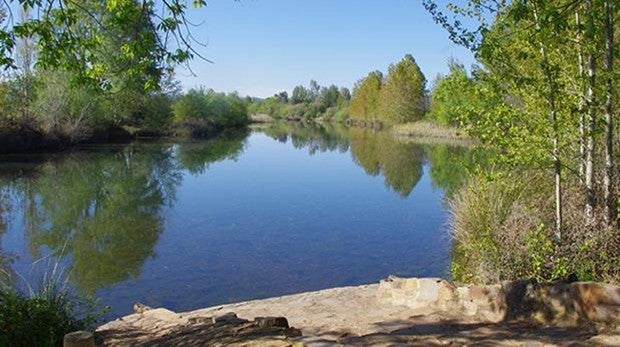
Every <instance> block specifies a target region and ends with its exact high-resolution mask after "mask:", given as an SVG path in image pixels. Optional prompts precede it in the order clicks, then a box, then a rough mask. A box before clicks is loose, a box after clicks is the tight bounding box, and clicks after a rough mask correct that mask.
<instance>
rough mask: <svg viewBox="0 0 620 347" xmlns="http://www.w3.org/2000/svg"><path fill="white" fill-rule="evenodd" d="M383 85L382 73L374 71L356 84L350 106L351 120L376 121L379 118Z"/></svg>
mask: <svg viewBox="0 0 620 347" xmlns="http://www.w3.org/2000/svg"><path fill="white" fill-rule="evenodd" d="M382 85H383V74H382V73H381V71H373V72H371V73H369V74H368V76H366V77H365V78H362V79H361V80H359V81H358V82H357V83H356V84H355V87H354V88H353V95H352V96H351V104H350V105H349V114H350V116H351V118H353V119H358V120H364V121H374V120H377V119H378V118H379V97H380V94H381V87H382Z"/></svg>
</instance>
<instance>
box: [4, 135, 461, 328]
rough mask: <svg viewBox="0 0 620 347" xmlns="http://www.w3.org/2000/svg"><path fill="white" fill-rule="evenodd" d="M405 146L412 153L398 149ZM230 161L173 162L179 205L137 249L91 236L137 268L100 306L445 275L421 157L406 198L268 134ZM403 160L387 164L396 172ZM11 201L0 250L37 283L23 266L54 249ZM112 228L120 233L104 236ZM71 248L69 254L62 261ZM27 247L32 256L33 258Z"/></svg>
mask: <svg viewBox="0 0 620 347" xmlns="http://www.w3.org/2000/svg"><path fill="white" fill-rule="evenodd" d="M239 141H241V140H239ZM158 146H159V147H158ZM237 147H238V148H237V149H241V148H243V147H242V146H240V145H239V144H237ZM144 148H168V147H166V146H163V145H158V144H143V145H140V144H138V145H134V146H133V147H132V151H133V152H140V151H141V150H144ZM345 148H346V146H345ZM416 148H417V147H416ZM424 148H425V149H424V150H420V149H419V148H418V150H417V151H413V150H412V151H411V155H414V153H418V154H419V153H423V154H424V153H425V151H428V150H429V148H431V149H432V146H425V147H424ZM99 150H101V148H100V149H99ZM178 150H179V148H176V147H175V150H174V152H173V153H176V155H179V154H178ZM407 151H409V148H405V152H404V153H409V152H407ZM104 153H105V152H104ZM115 153H116V152H115V151H110V152H109V155H110V156H112V155H118V153H116V154H115ZM145 153H151V152H149V151H146V152H145ZM234 154H235V153H227V154H226V155H225V156H224V157H225V158H224V160H219V161H215V162H212V163H210V164H208V166H206V167H207V168H206V169H205V170H192V172H194V173H190V172H189V171H187V170H185V169H183V168H182V165H181V168H179V167H178V166H175V168H176V170H177V171H178V170H180V171H179V174H180V177H177V181H176V182H175V183H174V184H175V185H176V192H175V197H176V199H175V200H174V201H172V202H171V203H170V204H165V203H158V204H157V206H159V207H157V206H156V208H155V209H154V211H155V212H153V213H155V214H159V216H154V217H153V218H154V219H153V221H151V223H154V221H159V222H158V223H160V224H156V225H159V226H160V229H161V231H160V233H159V234H158V235H157V231H155V234H151V235H150V236H149V237H151V238H152V237H155V239H154V240H155V241H154V243H153V246H151V245H150V244H149V243H148V242H147V243H146V245H144V244H139V243H140V238H139V237H138V238H128V239H127V241H126V240H124V239H123V240H122V242H125V243H126V242H134V244H125V245H118V244H114V242H111V241H110V240H105V238H106V236H109V235H107V234H105V233H106V232H107V231H106V230H105V227H103V231H101V230H99V231H98V234H96V236H93V238H89V239H87V240H88V242H95V241H92V240H96V242H101V244H102V246H101V245H98V246H97V247H103V248H105V247H106V245H108V247H126V248H127V249H126V250H124V251H123V252H119V253H118V254H119V256H118V257H119V259H116V260H115V261H118V262H121V263H122V262H123V261H125V259H120V258H123V257H124V256H127V257H128V258H133V259H132V260H131V261H132V262H133V263H135V264H134V266H138V268H137V269H136V271H130V273H129V274H125V275H123V276H122V278H123V279H122V280H121V281H120V282H115V283H114V284H111V285H107V286H106V287H104V288H100V289H98V290H97V291H96V294H97V296H98V297H100V298H101V300H102V303H104V304H110V305H112V311H111V312H110V314H109V315H108V316H109V317H114V316H118V315H122V314H126V313H129V312H130V310H131V306H132V304H133V303H134V302H137V301H139V302H143V303H145V304H147V305H151V306H165V307H168V308H171V309H173V310H190V309H196V308H199V307H205V306H210V305H216V304H221V303H227V302H232V301H239V300H248V299H254V298H264V297H269V296H276V295H282V294H288V293H295V292H301V291H309V290H317V289H323V288H328V287H334V286H344V285H357V284H362V283H370V282H377V281H378V280H379V279H381V278H383V277H386V276H387V275H389V274H397V275H402V276H445V275H446V274H447V269H448V266H449V257H450V241H449V238H448V237H447V235H446V233H445V219H446V213H445V210H444V206H443V204H442V195H443V192H442V191H441V190H437V189H435V188H433V182H432V181H431V177H430V176H429V174H428V172H429V168H430V166H429V164H427V162H428V160H426V159H422V158H420V159H419V160H418V162H419V163H420V164H421V165H423V166H422V172H423V175H422V177H421V178H420V180H419V182H417V184H416V185H415V188H414V189H413V191H412V192H411V193H410V194H409V195H407V194H404V195H405V196H406V197H403V196H401V194H398V193H396V192H394V191H393V190H392V189H390V188H388V187H386V184H385V178H384V177H383V175H375V176H369V175H368V174H366V173H365V171H364V169H362V168H361V167H360V166H359V165H358V164H356V163H355V162H354V161H353V160H352V154H351V153H350V152H346V151H345V152H341V151H339V150H334V151H316V152H315V153H314V154H313V155H309V148H307V147H306V148H300V149H296V148H295V147H294V146H293V143H292V142H291V141H290V140H289V141H288V142H286V143H282V142H279V141H276V140H274V139H272V138H271V137H268V136H267V135H265V134H263V133H252V134H251V135H250V136H249V138H248V139H246V140H245V148H244V149H243V151H242V152H240V153H237V158H236V159H234V160H233V159H230V157H231V156H233V155H234ZM105 155H106V154H104V156H105ZM210 158H211V157H210ZM220 159H222V158H220ZM112 160H115V159H112ZM394 160H399V159H398V158H396V159H394ZM211 161H213V158H211ZM422 163H424V164H422ZM399 164H400V163H399V162H395V163H392V165H393V166H394V167H397V168H398V165H399ZM403 165H404V164H403ZM405 167H406V166H405ZM131 170H132V171H131V172H134V171H136V170H138V169H135V168H132V169H131ZM119 175H121V176H119V177H124V176H122V175H126V173H124V172H122V173H121V174H119ZM136 176H137V177H138V178H137V179H139V178H140V176H139V175H136ZM413 177H417V176H416V175H413ZM137 182H142V181H140V180H137ZM145 182H150V181H148V180H147V181H145ZM117 183H118V182H114V184H111V185H110V187H116V186H117V185H118V184H117ZM435 184H437V183H436V182H435ZM106 187H107V188H106V189H108V188H109V187H108V186H106ZM20 189H21V188H20ZM109 189H112V188H109ZM123 192H125V191H124V190H123ZM131 192H134V190H131ZM58 193H59V194H61V193H62V192H58ZM135 193H136V194H143V191H142V190H140V189H138V190H137V191H136V192H135ZM102 201H103V200H102ZM136 201H138V203H142V201H143V200H140V199H138V200H136ZM13 205H14V206H13V211H11V212H10V213H9V214H8V218H7V220H8V223H9V225H8V226H7V232H6V233H5V234H4V235H3V236H2V237H1V238H0V247H1V248H2V250H3V251H4V252H8V253H14V254H17V255H19V257H20V258H19V259H18V260H16V261H15V262H14V263H13V265H12V268H13V270H15V271H17V272H19V273H20V274H23V275H24V276H25V277H34V275H29V273H30V268H31V266H30V264H31V263H32V261H33V259H36V258H37V257H40V256H43V255H45V254H48V253H49V250H48V249H47V248H46V246H44V245H43V244H46V243H45V242H42V243H41V244H39V245H37V244H36V243H35V244H34V246H33V243H32V242H31V241H30V239H29V236H27V232H25V230H26V228H25V223H24V220H23V215H24V214H23V213H22V212H23V210H22V209H24V208H25V207H24V204H23V203H22V204H13ZM157 211H159V212H157ZM114 216H118V214H114V213H110V214H109V215H108V214H106V215H105V217H106V218H121V217H120V216H119V217H114ZM160 217H161V218H160ZM102 221H103V219H102ZM136 223H137V224H136ZM140 223H141V220H140V218H136V219H130V220H129V221H128V222H126V223H125V224H119V225H121V226H120V227H119V228H131V229H132V230H140V229H138V228H139V227H140ZM130 224H131V225H132V226H130ZM42 225H45V223H42ZM111 225H115V224H113V223H112V224H111ZM48 227H49V225H48ZM151 227H152V225H151ZM98 228H99V226H93V227H92V228H90V229H95V230H98ZM90 229H89V230H90ZM101 232H103V233H104V234H105V235H103V236H102V235H101ZM114 232H119V231H118V230H115V231H110V234H111V235H115V234H114ZM120 232H122V230H121V231H120ZM132 232H137V231H132ZM116 235H119V234H116ZM55 246H56V247H58V245H55ZM87 246H88V247H90V246H92V245H87ZM140 246H143V247H142V248H147V249H146V250H145V249H141V247H140ZM153 247H154V249H151V248H153ZM78 248H79V247H75V246H69V247H68V253H69V257H67V258H66V260H65V261H66V262H67V263H69V262H70V261H71V259H72V258H73V257H74V255H72V254H71V252H72V251H73V250H75V249H78ZM132 249H136V252H143V253H144V256H143V258H140V257H139V255H131V254H128V253H130V252H131V250H132ZM34 251H37V252H39V255H36V256H33V255H32V253H33V252H34ZM98 251H103V252H105V251H106V250H105V249H104V250H98ZM89 252H90V251H89ZM89 254H90V253H89ZM106 254H107V253H106ZM112 254H113V255H116V254H117V253H114V252H112ZM151 254H153V256H151ZM136 257H137V259H136ZM106 261H110V260H109V259H107V260H106ZM136 262H137V263H136ZM96 263H97V261H96V259H93V264H96ZM136 264H137V265H136ZM117 265H118V264H117ZM94 266H97V265H94ZM106 270H107V268H102V269H101V271H102V272H101V273H91V274H90V276H91V277H88V278H93V276H95V277H96V276H106V272H105V271H106ZM80 271H85V270H84V269H82V270H80ZM94 271H99V269H98V268H95V270H94ZM115 275H118V274H115ZM101 282H102V283H106V281H105V280H103V281H101Z"/></svg>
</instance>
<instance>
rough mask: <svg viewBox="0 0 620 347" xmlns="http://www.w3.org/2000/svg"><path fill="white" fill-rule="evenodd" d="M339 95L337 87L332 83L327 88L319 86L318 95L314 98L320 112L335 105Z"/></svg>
mask: <svg viewBox="0 0 620 347" xmlns="http://www.w3.org/2000/svg"><path fill="white" fill-rule="evenodd" d="M339 96H340V92H339V91H338V87H336V86H335V85H333V84H332V85H331V86H329V87H327V88H325V87H323V88H321V92H320V94H319V97H318V98H317V100H316V102H317V104H318V105H319V109H320V110H321V112H325V110H327V109H328V108H330V107H333V106H336V103H337V102H338V97H339Z"/></svg>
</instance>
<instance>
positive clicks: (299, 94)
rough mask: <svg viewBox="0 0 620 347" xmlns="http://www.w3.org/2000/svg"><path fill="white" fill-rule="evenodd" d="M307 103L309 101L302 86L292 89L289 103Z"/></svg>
mask: <svg viewBox="0 0 620 347" xmlns="http://www.w3.org/2000/svg"><path fill="white" fill-rule="evenodd" d="M307 101H309V97H308V90H307V89H306V88H305V87H304V86H296V87H295V88H293V94H292V95H291V103H293V104H301V103H302V102H307Z"/></svg>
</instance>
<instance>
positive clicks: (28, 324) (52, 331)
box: [0, 260, 102, 346]
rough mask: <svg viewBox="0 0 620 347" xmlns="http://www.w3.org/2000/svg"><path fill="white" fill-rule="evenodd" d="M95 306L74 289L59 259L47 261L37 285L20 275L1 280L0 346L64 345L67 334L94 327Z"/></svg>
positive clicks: (91, 300)
mask: <svg viewBox="0 0 620 347" xmlns="http://www.w3.org/2000/svg"><path fill="white" fill-rule="evenodd" d="M15 277H17V278H15ZM19 281H21V282H23V283H22V284H23V286H21V287H23V288H24V289H19V287H20V286H19V283H16V282H19ZM96 306H97V305H96V302H95V301H94V300H93V299H92V298H89V297H87V296H84V295H80V294H78V293H76V292H75V291H74V290H72V289H71V287H70V286H69V284H68V276H66V274H65V271H64V267H63V266H61V265H60V262H59V261H58V260H56V261H48V262H47V270H46V271H45V272H44V274H43V276H42V278H41V280H40V281H39V283H38V284H37V285H36V286H32V285H31V284H29V283H28V282H27V281H26V280H25V279H24V277H22V276H20V275H15V276H13V278H12V280H11V281H2V282H0V346H61V345H62V340H63V337H64V335H65V334H67V333H69V332H72V331H76V330H90V329H93V328H94V324H95V323H96V322H97V320H98V318H99V317H100V314H101V313H102V311H101V312H97V311H96Z"/></svg>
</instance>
